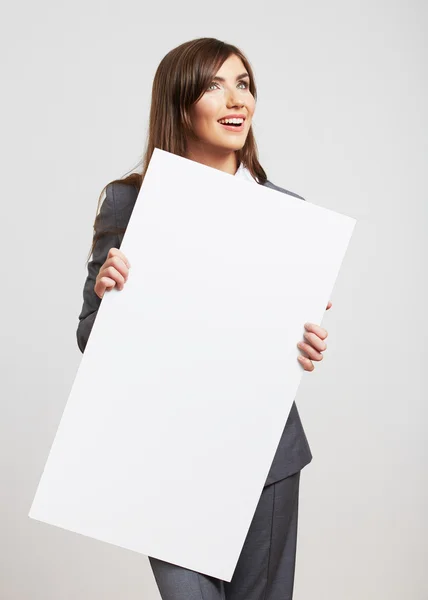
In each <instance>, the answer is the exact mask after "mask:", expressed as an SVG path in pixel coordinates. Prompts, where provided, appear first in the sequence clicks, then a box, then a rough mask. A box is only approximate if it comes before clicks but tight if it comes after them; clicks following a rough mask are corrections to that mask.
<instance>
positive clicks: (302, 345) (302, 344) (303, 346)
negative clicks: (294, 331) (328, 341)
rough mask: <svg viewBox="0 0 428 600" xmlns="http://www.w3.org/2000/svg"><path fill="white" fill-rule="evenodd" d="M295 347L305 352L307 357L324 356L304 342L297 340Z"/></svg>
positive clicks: (319, 357) (317, 358)
mask: <svg viewBox="0 0 428 600" xmlns="http://www.w3.org/2000/svg"><path fill="white" fill-rule="evenodd" d="M297 347H298V348H299V350H303V351H304V352H306V354H307V355H308V357H309V358H311V359H312V360H322V359H323V358H324V356H323V355H322V354H321V352H317V351H316V350H315V348H312V346H310V345H309V344H307V343H306V342H299V343H298V344H297Z"/></svg>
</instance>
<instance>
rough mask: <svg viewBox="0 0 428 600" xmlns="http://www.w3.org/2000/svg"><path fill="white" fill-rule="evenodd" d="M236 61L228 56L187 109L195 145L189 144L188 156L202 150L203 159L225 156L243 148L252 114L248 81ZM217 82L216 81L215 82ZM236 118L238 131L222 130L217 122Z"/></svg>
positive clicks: (227, 128)
mask: <svg viewBox="0 0 428 600" xmlns="http://www.w3.org/2000/svg"><path fill="white" fill-rule="evenodd" d="M245 73H246V69H245V66H244V64H243V62H242V60H241V59H240V58H238V57H237V56H236V55H232V56H229V58H228V59H226V60H225V61H224V63H223V64H222V65H221V67H220V69H219V70H218V71H217V73H216V75H215V77H214V78H213V80H212V83H211V84H210V85H209V86H208V88H207V89H206V91H205V92H204V95H203V96H202V98H200V99H199V100H198V102H197V103H196V104H194V105H193V106H192V107H191V112H190V114H191V118H192V123H193V127H194V131H195V134H196V135H197V137H198V140H199V141H198V142H196V144H195V143H191V144H190V148H189V150H190V152H192V151H194V152H197V151H198V150H199V151H201V150H203V152H204V155H205V156H206V154H207V153H210V154H212V155H223V156H224V155H225V154H228V153H229V154H230V153H234V152H235V151H236V150H240V149H241V148H242V147H243V145H244V144H245V140H246V138H247V135H248V132H249V130H250V127H251V122H252V117H253V114H254V111H255V100H254V96H253V95H252V93H251V92H250V78H249V75H245ZM217 78H218V79H217ZM232 114H239V115H242V116H243V117H244V122H243V124H242V125H240V126H239V127H234V126H233V125H229V126H224V125H221V124H220V123H219V120H220V119H223V118H225V117H227V115H232Z"/></svg>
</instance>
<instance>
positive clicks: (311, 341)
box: [297, 302, 333, 371]
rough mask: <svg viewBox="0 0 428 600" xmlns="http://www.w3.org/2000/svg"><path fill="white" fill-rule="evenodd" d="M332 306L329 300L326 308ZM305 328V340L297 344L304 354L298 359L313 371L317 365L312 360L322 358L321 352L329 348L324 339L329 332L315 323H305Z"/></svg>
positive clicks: (304, 366)
mask: <svg viewBox="0 0 428 600" xmlns="http://www.w3.org/2000/svg"><path fill="white" fill-rule="evenodd" d="M332 306H333V305H332V303H331V302H329V303H328V304H327V308H326V310H328V309H329V308H331V307H332ZM305 329H306V331H305V333H304V334H303V337H304V338H305V341H304V342H299V343H298V344H297V347H298V348H299V349H300V350H301V351H302V354H301V355H299V356H298V358H297V359H298V361H299V362H300V364H301V365H302V366H303V368H304V369H305V371H313V370H314V369H315V367H314V364H313V362H312V360H322V359H323V358H324V356H323V355H322V354H321V352H323V351H324V350H326V349H327V344H326V343H325V341H324V340H325V339H326V337H327V336H328V333H327V331H326V330H325V329H323V328H322V327H320V326H319V325H315V324H314V323H305ZM311 359H312V360H311Z"/></svg>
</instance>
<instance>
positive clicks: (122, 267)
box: [107, 254, 129, 281]
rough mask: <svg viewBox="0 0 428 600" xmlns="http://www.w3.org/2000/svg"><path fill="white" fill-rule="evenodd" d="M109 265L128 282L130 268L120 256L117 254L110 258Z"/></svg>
mask: <svg viewBox="0 0 428 600" xmlns="http://www.w3.org/2000/svg"><path fill="white" fill-rule="evenodd" d="M107 265H108V266H112V267H114V268H115V269H116V270H117V271H119V273H120V274H121V275H122V276H123V278H124V281H127V280H128V275H129V268H128V266H127V264H126V263H125V262H124V261H123V259H122V258H121V257H120V256H119V255H118V254H115V255H114V256H112V257H111V258H109V260H108V262H107Z"/></svg>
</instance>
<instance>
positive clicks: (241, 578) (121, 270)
mask: <svg viewBox="0 0 428 600" xmlns="http://www.w3.org/2000/svg"><path fill="white" fill-rule="evenodd" d="M256 98H257V92H256V84H255V80H254V74H253V71H252V68H251V65H250V63H249V61H248V60H247V58H246V57H245V56H244V54H243V53H242V52H241V51H240V50H239V49H238V48H237V47H236V46H233V45H231V44H227V43H224V42H222V41H220V40H217V39H215V38H199V39H195V40H191V41H190V42H186V43H183V44H181V45H179V46H178V47H176V48H174V49H173V50H171V51H170V52H168V54H166V56H165V57H164V58H163V59H162V61H161V62H160V64H159V66H158V68H157V71H156V74H155V77H154V81H153V87H152V99H151V109H150V122H149V132H148V137H147V145H146V149H145V153H144V155H143V159H142V163H141V164H142V170H141V173H138V172H133V173H131V174H130V175H128V176H127V177H123V178H122V179H118V180H115V181H112V182H110V183H109V184H107V186H106V187H105V188H104V190H103V191H102V192H101V194H100V198H99V201H98V207H97V212H98V209H99V207H100V203H101V197H102V196H103V193H104V191H105V192H106V195H105V198H104V201H103V202H102V205H101V209H100V211H99V214H97V216H96V218H95V222H94V236H93V243H92V247H91V250H90V253H89V257H88V260H89V258H90V256H91V255H92V260H91V261H89V262H88V275H87V278H86V281H85V284H84V289H83V300H84V302H83V307H82V310H81V313H80V315H79V324H78V328H77V342H78V345H79V348H80V350H81V351H82V352H84V351H85V347H86V344H87V341H88V338H89V335H90V332H91V329H92V326H93V323H94V321H95V318H96V315H97V311H98V308H99V305H100V303H101V300H102V298H103V295H104V293H105V292H106V291H109V290H111V289H112V288H114V287H116V289H118V290H122V289H123V287H124V285H125V283H126V281H127V280H128V277H129V276H131V277H132V266H131V264H130V261H131V262H132V257H127V256H125V255H124V254H123V252H121V250H120V245H121V242H122V239H123V235H124V233H125V231H126V226H127V224H128V221H129V218H130V216H131V213H132V210H133V207H134V205H135V202H136V199H137V196H138V192H139V190H140V187H141V183H142V181H143V179H144V175H145V173H146V170H147V167H148V164H149V161H150V157H151V155H152V152H153V150H154V148H155V147H157V148H161V149H162V150H166V151H168V152H173V153H175V154H178V155H180V156H184V157H186V158H189V159H191V160H195V161H197V162H200V163H202V164H204V165H207V166H210V167H212V168H214V169H219V170H221V171H224V172H225V173H229V174H230V175H233V176H237V177H246V178H248V179H249V180H251V181H253V182H254V184H258V185H265V186H267V187H270V188H272V189H275V190H278V191H280V192H282V193H285V194H291V195H292V196H296V197H298V198H301V199H302V200H304V198H302V197H301V196H299V195H298V194H295V193H293V192H290V191H288V190H286V189H285V188H282V187H279V186H277V185H274V184H273V183H272V182H271V181H269V180H268V179H267V176H266V173H265V171H264V170H263V168H262V166H261V164H260V162H259V160H258V154H257V146H256V141H255V137H254V132H253V127H252V118H253V115H254V111H255V105H256ZM278 108H279V107H278V106H273V107H272V113H273V114H274V113H275V111H276V110H278ZM237 235H239V232H237ZM330 307H331V302H329V303H328V305H327V310H328V309H329V308H330ZM302 328H303V331H304V333H303V336H302V339H301V340H300V341H299V340H296V343H297V346H298V347H299V349H300V351H301V354H299V355H298V360H299V361H300V364H301V366H302V368H303V369H304V370H305V371H313V369H314V364H313V361H320V360H322V358H323V354H322V352H323V351H325V350H326V348H327V345H326V342H325V340H326V338H327V335H328V334H327V331H326V330H325V329H323V328H322V327H320V326H319V325H316V324H314V323H305V324H302ZM311 460H312V454H311V451H310V447H309V444H308V441H307V439H306V435H305V432H304V430H303V426H302V423H301V421H300V417H299V413H298V410H297V407H296V404H295V403H293V405H292V408H291V411H290V414H289V417H288V420H287V423H286V425H285V427H284V430H283V434H282V436H281V439H280V442H279V444H278V448H277V451H276V453H275V456H274V459H273V462H272V465H271V468H270V470H269V473H268V476H267V479H266V482H265V485H264V487H263V490H262V491H261V496H260V500H259V503H258V505H257V508H256V511H255V513H254V517H253V520H252V522H251V525H250V528H249V530H248V534H247V537H246V539H245V542H244V546H243V548H242V552H241V554H240V557H239V560H238V563H237V566H236V569H235V571H234V574H233V578H232V580H231V581H230V582H226V581H222V580H220V579H216V578H215V577H210V576H208V575H205V574H202V573H198V572H196V571H192V570H190V569H185V568H183V567H180V566H177V565H174V564H171V563H168V562H164V561H162V560H159V559H156V558H153V557H149V560H150V564H151V567H152V569H153V573H154V577H155V579H156V582H157V585H158V588H159V591H160V594H161V597H162V598H163V600H221V599H227V600H290V599H291V598H292V595H293V585H294V572H295V561H296V542H297V521H298V502H299V483H300V472H301V470H302V469H303V467H304V466H306V465H307V464H308V463H309V462H310V461H311ZM173 494H174V490H173V489H172V490H171V501H173Z"/></svg>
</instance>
